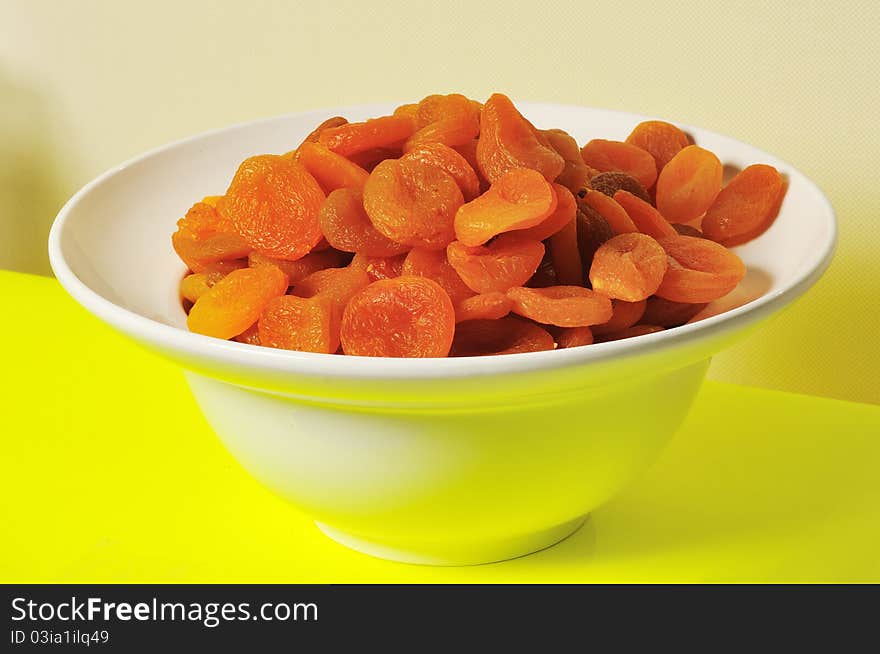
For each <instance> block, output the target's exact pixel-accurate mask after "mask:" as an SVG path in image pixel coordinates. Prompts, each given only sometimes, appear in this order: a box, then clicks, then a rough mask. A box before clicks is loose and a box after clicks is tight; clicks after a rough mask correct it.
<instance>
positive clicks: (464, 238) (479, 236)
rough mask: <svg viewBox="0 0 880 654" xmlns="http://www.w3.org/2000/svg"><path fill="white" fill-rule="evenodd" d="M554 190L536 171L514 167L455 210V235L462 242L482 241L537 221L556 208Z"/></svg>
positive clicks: (528, 225)
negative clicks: (483, 191)
mask: <svg viewBox="0 0 880 654" xmlns="http://www.w3.org/2000/svg"><path fill="white" fill-rule="evenodd" d="M557 203H558V199H557V197H556V191H555V190H554V188H553V186H552V184H550V183H549V182H547V180H545V179H544V178H543V177H542V176H541V175H540V174H539V173H537V172H536V171H534V170H531V169H529V168H514V169H511V170H509V171H508V172H506V173H504V175H502V176H501V177H499V178H498V179H497V180H496V181H495V182H494V183H493V184H492V186H491V187H489V190H488V191H486V192H485V193H483V195H481V196H480V197H478V198H476V199H475V200H471V201H470V202H468V203H467V204H464V205H462V206H461V207H460V208H459V209H458V212H457V213H456V214H455V223H454V226H455V236H456V238H457V239H458V240H459V241H461V242H462V243H464V244H465V245H482V244H483V243H485V242H486V241H488V240H489V239H490V238H492V237H493V236H496V235H498V234H501V233H503V232H509V231H512V230H517V229H527V228H529V227H534V226H535V225H540V224H541V223H542V222H543V221H544V220H545V219H547V218H548V217H549V216H550V215H551V214H552V213H553V212H554V211H555V210H556V206H557Z"/></svg>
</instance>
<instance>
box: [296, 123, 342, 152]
mask: <svg viewBox="0 0 880 654" xmlns="http://www.w3.org/2000/svg"><path fill="white" fill-rule="evenodd" d="M347 124H348V121H347V120H346V119H345V118H343V117H342V116H333V117H332V118H328V119H327V120H325V121H323V122H322V123H321V124H320V125H318V126H317V127H316V128H315V129H313V130H312V131H311V132H309V134H308V136H306V137H305V138H304V139H303V140H302V143H300V144H299V147H297V150H299V148H301V147H302V146H303V145H305V144H306V143H317V142H318V137H319V136H320V135H321V132H323V131H324V130H325V129H330V128H331V127H341V126H342V125H347ZM295 152H296V150H294V153H295Z"/></svg>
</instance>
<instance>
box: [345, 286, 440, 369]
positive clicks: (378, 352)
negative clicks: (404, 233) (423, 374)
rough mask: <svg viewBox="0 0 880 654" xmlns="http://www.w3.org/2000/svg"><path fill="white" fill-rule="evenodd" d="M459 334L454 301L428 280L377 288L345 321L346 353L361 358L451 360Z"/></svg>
mask: <svg viewBox="0 0 880 654" xmlns="http://www.w3.org/2000/svg"><path fill="white" fill-rule="evenodd" d="M454 333H455V310H454V308H453V306H452V301H451V300H450V299H449V296H448V295H447V294H446V291H444V290H443V289H442V288H441V287H440V285H439V284H437V283H436V282H434V281H432V280H430V279H427V278H425V277H412V276H402V277H395V278H394V279H383V280H380V281H378V282H373V283H372V284H370V285H369V286H367V287H366V288H365V289H363V290H362V291H361V292H360V293H358V294H357V295H355V296H354V297H353V298H351V300H350V301H349V302H348V305H347V306H346V307H345V312H344V313H343V316H342V330H341V336H342V348H343V350H344V351H345V353H346V354H352V355H355V356H379V357H445V356H446V355H447V354H449V349H450V347H451V346H452V338H453V334H454Z"/></svg>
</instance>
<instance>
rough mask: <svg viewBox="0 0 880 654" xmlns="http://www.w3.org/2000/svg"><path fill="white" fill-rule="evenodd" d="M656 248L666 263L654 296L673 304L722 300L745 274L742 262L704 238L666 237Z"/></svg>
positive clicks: (725, 249) (731, 253) (722, 247)
mask: <svg viewBox="0 0 880 654" xmlns="http://www.w3.org/2000/svg"><path fill="white" fill-rule="evenodd" d="M658 242H659V244H660V245H661V246H662V247H663V249H664V250H665V251H666V255H667V259H668V261H669V266H668V269H667V270H666V273H665V274H664V276H663V282H662V283H661V284H660V286H659V287H658V288H657V290H656V294H657V295H659V296H660V297H662V298H664V299H666V300H672V301H673V302H691V303H697V302H711V301H712V300H717V299H718V298H720V297H724V296H725V295H727V294H728V293H730V291H732V290H733V289H734V288H736V285H737V284H739V282H740V280H741V279H742V278H743V277H744V276H745V274H746V267H745V266H744V265H743V262H742V260H741V259H740V258H739V257H738V256H736V255H735V254H734V253H733V252H731V251H730V250H728V249H727V248H725V247H724V246H723V245H720V244H718V243H716V242H715V241H710V240H709V239H707V238H694V237H692V236H679V235H675V236H668V237H666V238H663V239H660V240H659V241H658Z"/></svg>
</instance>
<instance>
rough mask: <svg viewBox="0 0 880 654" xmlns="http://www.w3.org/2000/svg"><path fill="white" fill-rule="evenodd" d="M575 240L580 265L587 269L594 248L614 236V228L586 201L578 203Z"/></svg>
mask: <svg viewBox="0 0 880 654" xmlns="http://www.w3.org/2000/svg"><path fill="white" fill-rule="evenodd" d="M576 220H577V242H578V253H579V254H580V256H581V267H582V268H583V270H584V271H588V270H589V269H590V266H591V265H592V263H593V256H594V255H595V254H596V250H598V249H599V246H600V245H602V244H603V243H604V242H605V241H607V240H609V239H610V238H612V237H613V236H614V230H613V229H611V226H610V225H609V224H608V221H607V220H605V219H604V218H603V217H602V214H600V213H599V212H598V211H596V210H595V209H593V207H591V206H589V205H588V204H586V203H580V205H579V207H578V211H577V218H576Z"/></svg>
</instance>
